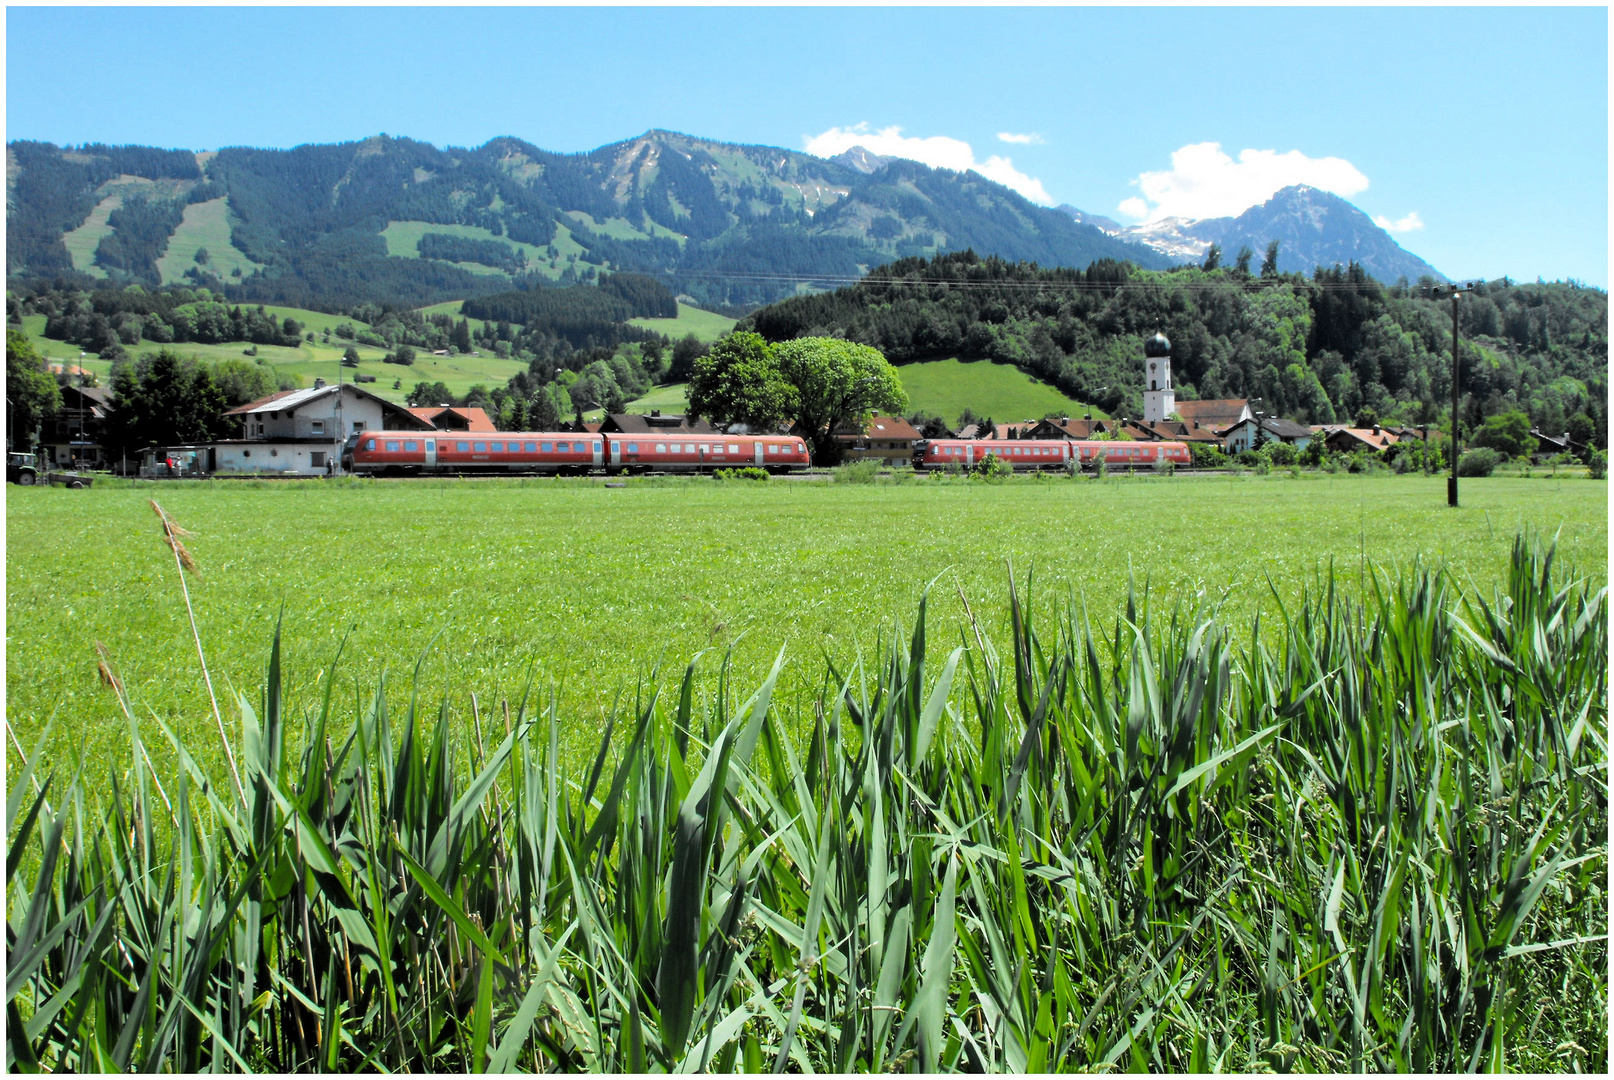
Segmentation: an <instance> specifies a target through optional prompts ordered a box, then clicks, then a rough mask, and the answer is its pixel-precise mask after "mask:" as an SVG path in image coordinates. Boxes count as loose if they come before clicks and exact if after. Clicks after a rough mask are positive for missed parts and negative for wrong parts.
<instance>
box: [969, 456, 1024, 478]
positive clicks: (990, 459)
mask: <svg viewBox="0 0 1614 1080" xmlns="http://www.w3.org/2000/svg"><path fill="white" fill-rule="evenodd" d="M970 472H971V473H972V474H973V475H974V476H976V477H979V478H980V479H982V480H987V481H992V482H996V481H999V480H1002V479H1003V478H1004V477H1006V476H1013V475H1014V466H1013V465H1011V464H1009V462H1008V461H1006V460H1005V459H1003V458H1000V457H998V456H997V455H996V454H994V453H991V452H990V451H989V452H988V453H987V455H986V456H985V457H984V458H982V459H981V460H979V461H977V462H976V463H975V466H974V468H972V469H971V470H970Z"/></svg>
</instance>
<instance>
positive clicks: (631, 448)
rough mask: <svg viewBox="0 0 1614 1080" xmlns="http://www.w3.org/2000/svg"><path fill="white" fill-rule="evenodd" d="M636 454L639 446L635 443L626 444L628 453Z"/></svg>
mask: <svg viewBox="0 0 1614 1080" xmlns="http://www.w3.org/2000/svg"><path fill="white" fill-rule="evenodd" d="M638 452H639V444H638V443H636V442H630V443H629V444H628V453H630V454H637V453H638Z"/></svg>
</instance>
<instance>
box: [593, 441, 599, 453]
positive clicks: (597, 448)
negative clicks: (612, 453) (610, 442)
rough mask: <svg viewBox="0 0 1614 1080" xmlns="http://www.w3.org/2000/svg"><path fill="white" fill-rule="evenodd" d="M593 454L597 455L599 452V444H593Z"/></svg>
mask: <svg viewBox="0 0 1614 1080" xmlns="http://www.w3.org/2000/svg"><path fill="white" fill-rule="evenodd" d="M594 452H595V453H596V454H598V453H599V452H600V444H599V443H595V444H594Z"/></svg>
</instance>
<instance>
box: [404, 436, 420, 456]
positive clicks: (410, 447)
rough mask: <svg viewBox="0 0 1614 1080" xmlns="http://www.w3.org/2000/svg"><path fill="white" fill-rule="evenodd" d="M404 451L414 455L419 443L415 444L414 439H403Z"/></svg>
mask: <svg viewBox="0 0 1614 1080" xmlns="http://www.w3.org/2000/svg"><path fill="white" fill-rule="evenodd" d="M404 449H405V450H407V451H409V452H410V453H414V452H415V451H416V450H419V449H420V443H418V442H416V441H415V440H414V439H405V440H404Z"/></svg>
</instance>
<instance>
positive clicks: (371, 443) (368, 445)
mask: <svg viewBox="0 0 1614 1080" xmlns="http://www.w3.org/2000/svg"><path fill="white" fill-rule="evenodd" d="M364 448H365V449H366V450H374V449H375V440H374V439H365V440H364Z"/></svg>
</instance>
